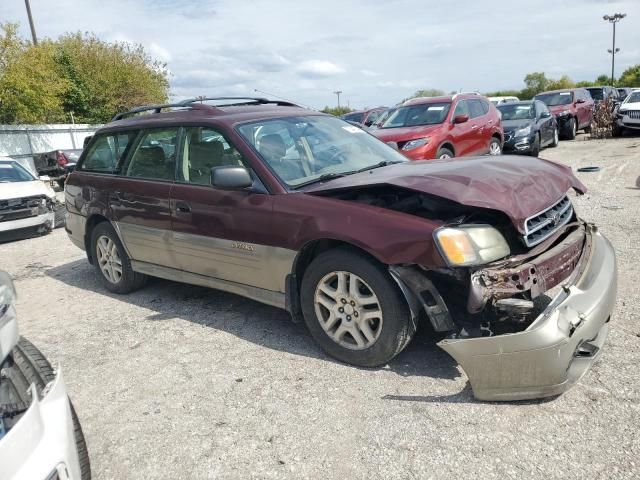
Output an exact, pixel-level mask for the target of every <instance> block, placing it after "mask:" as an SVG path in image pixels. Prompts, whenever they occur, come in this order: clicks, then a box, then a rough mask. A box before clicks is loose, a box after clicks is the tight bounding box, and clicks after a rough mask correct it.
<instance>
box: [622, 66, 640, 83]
mask: <svg viewBox="0 0 640 480" xmlns="http://www.w3.org/2000/svg"><path fill="white" fill-rule="evenodd" d="M616 83H617V84H618V85H620V86H621V87H638V88H640V63H639V64H637V65H632V66H631V67H629V68H627V69H626V70H625V71H624V72H622V75H621V76H620V78H619V79H618V81H617V82H616Z"/></svg>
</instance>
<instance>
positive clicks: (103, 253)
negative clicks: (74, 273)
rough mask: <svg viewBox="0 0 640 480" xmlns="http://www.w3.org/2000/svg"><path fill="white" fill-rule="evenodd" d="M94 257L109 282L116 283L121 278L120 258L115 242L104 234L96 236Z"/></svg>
mask: <svg viewBox="0 0 640 480" xmlns="http://www.w3.org/2000/svg"><path fill="white" fill-rule="evenodd" d="M96 257H97V258H96V260H97V261H98V265H99V266H100V270H101V271H102V274H103V275H104V277H105V278H106V279H107V280H109V282H111V283H114V284H115V283H118V282H119V281H120V279H121V278H122V260H121V259H120V255H119V254H118V247H117V245H116V243H115V242H114V241H113V240H111V239H110V238H109V237H107V236H106V235H101V236H100V237H98V241H97V242H96Z"/></svg>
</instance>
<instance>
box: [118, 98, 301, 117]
mask: <svg viewBox="0 0 640 480" xmlns="http://www.w3.org/2000/svg"><path fill="white" fill-rule="evenodd" d="M212 100H213V101H216V100H217V101H222V102H232V103H221V104H219V105H217V106H220V107H223V106H225V107H235V106H241V105H278V106H280V107H297V106H298V105H296V104H295V103H291V102H286V101H283V100H269V99H267V98H262V97H196V98H189V99H187V100H182V101H180V102H176V103H161V104H154V105H144V106H142V107H136V108H132V109H131V110H129V111H127V112H122V113H118V114H116V115H115V116H114V117H113V118H112V119H111V121H112V122H115V121H116V120H122V119H123V118H125V117H129V116H131V115H135V114H137V113H142V112H151V111H153V112H154V113H160V112H161V111H162V110H163V109H166V108H193V109H195V110H210V111H212V112H214V111H219V110H218V109H217V108H216V105H211V104H206V103H204V102H208V101H212Z"/></svg>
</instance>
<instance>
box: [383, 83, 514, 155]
mask: <svg viewBox="0 0 640 480" xmlns="http://www.w3.org/2000/svg"><path fill="white" fill-rule="evenodd" d="M371 134H372V135H374V136H376V137H377V138H379V139H380V140H382V141H384V142H387V143H390V144H394V145H397V147H398V150H399V151H400V152H402V153H403V154H404V155H406V156H407V157H409V158H410V159H412V160H428V159H432V158H451V157H454V156H455V157H462V156H465V155H483V154H485V153H489V154H491V155H499V154H500V153H501V152H502V140H503V138H502V125H501V123H500V114H499V113H498V111H497V110H496V107H495V106H494V105H493V104H491V103H490V102H489V101H488V100H487V99H486V98H484V97H482V96H480V95H478V94H475V93H459V94H456V95H449V96H444V97H419V98H412V99H411V100H407V101H406V102H404V104H403V105H402V106H400V107H398V108H397V109H396V111H395V112H393V114H391V115H389V117H388V118H387V119H386V120H385V122H384V123H383V124H382V125H381V126H380V128H378V129H376V130H372V131H371Z"/></svg>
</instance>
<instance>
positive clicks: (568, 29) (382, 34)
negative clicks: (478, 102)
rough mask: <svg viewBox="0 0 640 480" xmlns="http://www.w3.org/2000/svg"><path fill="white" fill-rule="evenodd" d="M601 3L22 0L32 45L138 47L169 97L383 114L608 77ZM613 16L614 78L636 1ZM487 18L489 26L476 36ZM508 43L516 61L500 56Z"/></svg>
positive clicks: (15, 5)
mask: <svg viewBox="0 0 640 480" xmlns="http://www.w3.org/2000/svg"><path fill="white" fill-rule="evenodd" d="M0 2H1V3H2V7H1V12H2V13H0V17H2V18H1V20H2V21H3V22H4V21H9V22H19V23H20V34H21V35H22V36H23V37H24V38H29V36H30V32H29V25H28V23H27V22H26V21H25V13H24V2H19V1H10V2H8V1H4V2H3V1H2V0H0ZM603 3H604V0H590V1H585V0H564V1H560V2H558V1H557V0H538V1H537V2H519V3H518V8H516V9H514V8H513V0H494V1H493V2H492V7H493V8H492V9H491V11H489V10H487V9H486V5H485V4H484V3H483V2H478V1H477V0H459V2H457V3H456V15H453V16H452V15H451V5H450V3H447V2H440V3H437V2H436V3H433V2H431V3H430V4H429V9H428V13H425V7H424V0H401V1H399V2H383V1H375V2H371V1H367V0H346V1H345V0H323V1H322V2H301V1H300V0H254V1H251V2H239V1H232V0H143V1H138V2H132V1H130V0H111V1H109V2H105V1H104V0H56V1H55V2H47V1H44V0H38V1H36V0H34V1H33V2H32V11H33V15H34V21H35V25H36V29H37V30H38V36H39V37H41V38H45V37H49V38H56V37H58V36H59V35H61V34H63V33H64V32H69V31H77V30H78V29H79V27H78V26H79V25H81V26H82V28H81V29H82V30H83V31H85V30H86V31H91V32H95V34H96V35H97V36H98V37H100V38H102V39H104V40H108V41H114V40H120V41H128V42H132V43H139V44H142V45H143V46H144V47H145V48H146V50H147V52H148V53H149V54H150V55H151V56H152V57H154V58H156V59H158V60H161V61H163V62H167V64H168V68H169V69H170V71H171V72H172V75H171V77H170V78H169V81H170V85H171V93H172V95H173V96H174V97H178V96H184V97H191V96H195V95H200V94H203V93H206V94H210V95H222V94H225V93H226V94H233V93H239V92H244V93H241V94H248V93H251V92H253V91H254V89H259V90H262V91H264V92H270V93H273V94H275V95H277V96H280V97H284V98H289V99H293V100H295V101H298V102H300V103H302V104H309V105H313V106H316V107H320V108H321V107H323V106H325V105H334V104H335V102H336V96H335V95H334V94H333V92H334V91H336V90H342V91H343V94H342V95H341V97H340V101H341V103H342V102H343V98H344V102H345V103H346V102H349V103H350V106H351V107H353V108H361V107H364V106H367V105H380V104H383V105H394V104H395V103H397V102H398V101H399V100H400V99H402V98H406V97H407V96H409V95H410V94H412V93H413V92H414V91H416V90H418V89H422V88H439V89H441V90H444V91H451V90H456V91H457V90H459V89H462V90H465V91H470V90H479V91H489V90H497V89H507V88H522V87H523V86H524V84H523V79H524V76H525V75H526V74H527V73H529V72H536V71H542V72H547V75H548V76H550V77H556V78H557V77H559V76H561V75H564V74H566V75H569V76H570V77H572V78H573V79H575V80H582V79H585V80H588V79H594V78H595V77H597V76H598V75H599V74H601V73H607V72H610V71H611V57H610V55H608V54H607V51H606V50H607V48H611V45H610V44H611V25H609V24H608V23H607V22H605V21H603V20H602V15H603V14H604V13H612V12H613V10H609V11H607V10H606V9H605V10H603V8H604V7H605V6H606V5H603ZM615 7H616V8H615V11H623V12H626V13H627V14H628V17H627V18H625V19H624V20H623V21H621V22H620V23H619V24H618V25H617V29H616V46H617V47H620V48H621V52H620V54H619V56H616V74H617V75H620V73H622V70H624V68H626V67H627V66H629V65H631V64H636V63H638V55H639V54H638V45H640V29H638V28H634V27H635V25H636V24H637V19H638V18H640V1H638V0H616V5H615ZM607 8H608V7H607ZM496 11H499V12H500V22H499V23H500V25H499V28H489V29H487V25H493V24H495V21H494V20H495V18H494V17H495V13H494V12H496ZM122 12H126V13H127V14H126V15H123V14H122ZM335 12H339V13H340V14H339V15H336V14H335ZM411 12H422V14H420V15H412V14H411ZM492 12H493V13H492ZM141 19H144V20H145V21H141ZM283 19H286V20H283ZM356 21H357V24H358V25H366V26H367V28H366V29H362V28H360V29H357V28H354V25H356V23H355V22H356ZM634 22H636V23H634ZM274 27H276V28H274ZM452 32H453V33H452ZM575 32H580V36H579V38H580V41H576V37H575V35H576V33H575ZM525 38H527V39H529V40H531V39H533V38H535V40H531V41H525V40H524V39H525ZM514 45H516V46H517V47H514V48H516V50H517V53H518V54H517V55H511V56H509V55H508V52H509V51H510V48H511V47H512V46H514ZM541 45H542V47H541ZM239 94H240V93H239ZM260 95H266V94H260Z"/></svg>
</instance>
